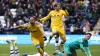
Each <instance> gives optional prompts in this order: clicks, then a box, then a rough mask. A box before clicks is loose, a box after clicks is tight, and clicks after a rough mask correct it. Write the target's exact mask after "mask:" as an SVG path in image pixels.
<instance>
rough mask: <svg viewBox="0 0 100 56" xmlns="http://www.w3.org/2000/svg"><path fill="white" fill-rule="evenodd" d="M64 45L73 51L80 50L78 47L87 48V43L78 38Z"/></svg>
mask: <svg viewBox="0 0 100 56" xmlns="http://www.w3.org/2000/svg"><path fill="white" fill-rule="evenodd" d="M64 45H65V46H66V45H68V46H69V47H71V48H73V49H80V48H81V46H80V45H83V46H84V47H88V41H87V40H86V41H85V40H84V38H80V39H75V40H71V41H66V42H65V44H64Z"/></svg>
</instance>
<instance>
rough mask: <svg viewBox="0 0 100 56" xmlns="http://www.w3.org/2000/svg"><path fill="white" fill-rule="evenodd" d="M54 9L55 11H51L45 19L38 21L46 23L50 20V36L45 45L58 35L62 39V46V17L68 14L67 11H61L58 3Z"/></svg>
mask: <svg viewBox="0 0 100 56" xmlns="http://www.w3.org/2000/svg"><path fill="white" fill-rule="evenodd" d="M54 8H55V10H52V11H51V12H50V13H49V14H48V15H47V16H46V17H44V18H42V19H40V21H46V20H47V19H50V18H51V29H52V34H51V35H50V38H49V41H48V42H47V44H48V43H49V42H50V40H51V39H52V37H53V36H54V35H55V34H59V36H60V37H61V39H62V41H61V43H60V45H61V46H62V45H63V44H64V43H65V42H66V37H65V31H64V25H63V21H62V17H63V16H68V15H69V13H68V12H67V10H61V9H60V4H59V3H56V4H55V5H54Z"/></svg>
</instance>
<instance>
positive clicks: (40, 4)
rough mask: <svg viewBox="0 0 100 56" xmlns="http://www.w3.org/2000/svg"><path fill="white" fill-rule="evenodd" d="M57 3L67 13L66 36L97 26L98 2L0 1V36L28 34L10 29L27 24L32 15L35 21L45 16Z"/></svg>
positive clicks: (70, 0) (91, 0)
mask: <svg viewBox="0 0 100 56" xmlns="http://www.w3.org/2000/svg"><path fill="white" fill-rule="evenodd" d="M57 2H58V3H61V7H65V9H67V10H68V12H69V16H68V17H67V19H66V20H65V21H64V22H65V26H66V27H65V28H66V33H67V34H84V33H85V32H88V31H91V30H93V29H94V27H95V25H97V22H98V20H99V17H100V1H99V0H79V1H78V0H0V5H1V6H0V34H28V30H25V29H11V27H14V26H16V25H21V24H23V23H27V22H28V20H29V17H31V16H34V15H35V16H36V17H37V20H38V19H40V18H41V17H44V16H46V15H47V14H48V13H49V11H50V10H53V9H54V8H53V5H54V3H57ZM62 9H63V8H62ZM49 29H50V20H48V22H46V23H44V30H45V31H48V30H49ZM16 30H17V31H16ZM71 31H72V32H71Z"/></svg>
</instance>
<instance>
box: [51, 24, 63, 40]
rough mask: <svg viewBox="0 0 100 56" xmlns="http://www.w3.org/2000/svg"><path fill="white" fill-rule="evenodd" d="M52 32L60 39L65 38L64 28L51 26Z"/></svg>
mask: <svg viewBox="0 0 100 56" xmlns="http://www.w3.org/2000/svg"><path fill="white" fill-rule="evenodd" d="M51 28H52V31H56V32H57V33H58V34H59V35H60V37H61V38H62V37H65V30H64V27H63V26H61V27H58V26H52V27H51Z"/></svg>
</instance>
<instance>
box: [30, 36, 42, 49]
mask: <svg viewBox="0 0 100 56" xmlns="http://www.w3.org/2000/svg"><path fill="white" fill-rule="evenodd" d="M31 40H32V42H33V44H34V46H35V48H38V47H44V39H43V37H31Z"/></svg>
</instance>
